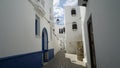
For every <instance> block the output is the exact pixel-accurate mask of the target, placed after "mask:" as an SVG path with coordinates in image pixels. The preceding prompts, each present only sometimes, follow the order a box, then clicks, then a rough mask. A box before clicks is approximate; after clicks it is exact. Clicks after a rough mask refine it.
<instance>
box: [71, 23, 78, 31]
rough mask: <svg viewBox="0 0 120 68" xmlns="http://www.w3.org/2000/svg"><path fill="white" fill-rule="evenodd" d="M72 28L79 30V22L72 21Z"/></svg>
mask: <svg viewBox="0 0 120 68" xmlns="http://www.w3.org/2000/svg"><path fill="white" fill-rule="evenodd" d="M72 29H73V30H74V31H76V30H77V23H76V22H73V23H72Z"/></svg>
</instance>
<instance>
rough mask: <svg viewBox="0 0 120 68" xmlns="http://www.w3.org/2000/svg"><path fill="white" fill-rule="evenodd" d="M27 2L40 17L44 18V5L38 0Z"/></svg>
mask: <svg viewBox="0 0 120 68" xmlns="http://www.w3.org/2000/svg"><path fill="white" fill-rule="evenodd" d="M29 2H30V3H31V4H32V5H33V7H34V9H35V10H36V11H37V12H38V13H39V14H40V15H42V16H44V15H45V14H46V11H45V9H44V4H43V3H42V2H41V1H40V0H29Z"/></svg>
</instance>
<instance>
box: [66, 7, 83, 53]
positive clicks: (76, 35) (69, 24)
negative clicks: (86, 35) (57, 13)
mask: <svg viewBox="0 0 120 68" xmlns="http://www.w3.org/2000/svg"><path fill="white" fill-rule="evenodd" d="M80 19H81V17H80V8H79V6H66V7H65V40H66V52H67V53H73V54H76V51H77V44H78V42H81V41H82V33H81V32H82V31H81V20H80Z"/></svg>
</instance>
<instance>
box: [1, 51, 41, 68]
mask: <svg viewBox="0 0 120 68" xmlns="http://www.w3.org/2000/svg"><path fill="white" fill-rule="evenodd" d="M0 68H42V52H35V53H30V54H24V55H17V56H12V57H7V58H2V59H0Z"/></svg>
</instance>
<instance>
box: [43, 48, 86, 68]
mask: <svg viewBox="0 0 120 68" xmlns="http://www.w3.org/2000/svg"><path fill="white" fill-rule="evenodd" d="M43 68H85V67H83V66H81V65H77V64H74V63H71V61H70V59H68V58H65V51H64V50H61V51H60V52H58V53H57V54H56V56H55V57H54V58H53V59H52V60H51V61H49V62H48V63H47V64H45V65H44V67H43Z"/></svg>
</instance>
